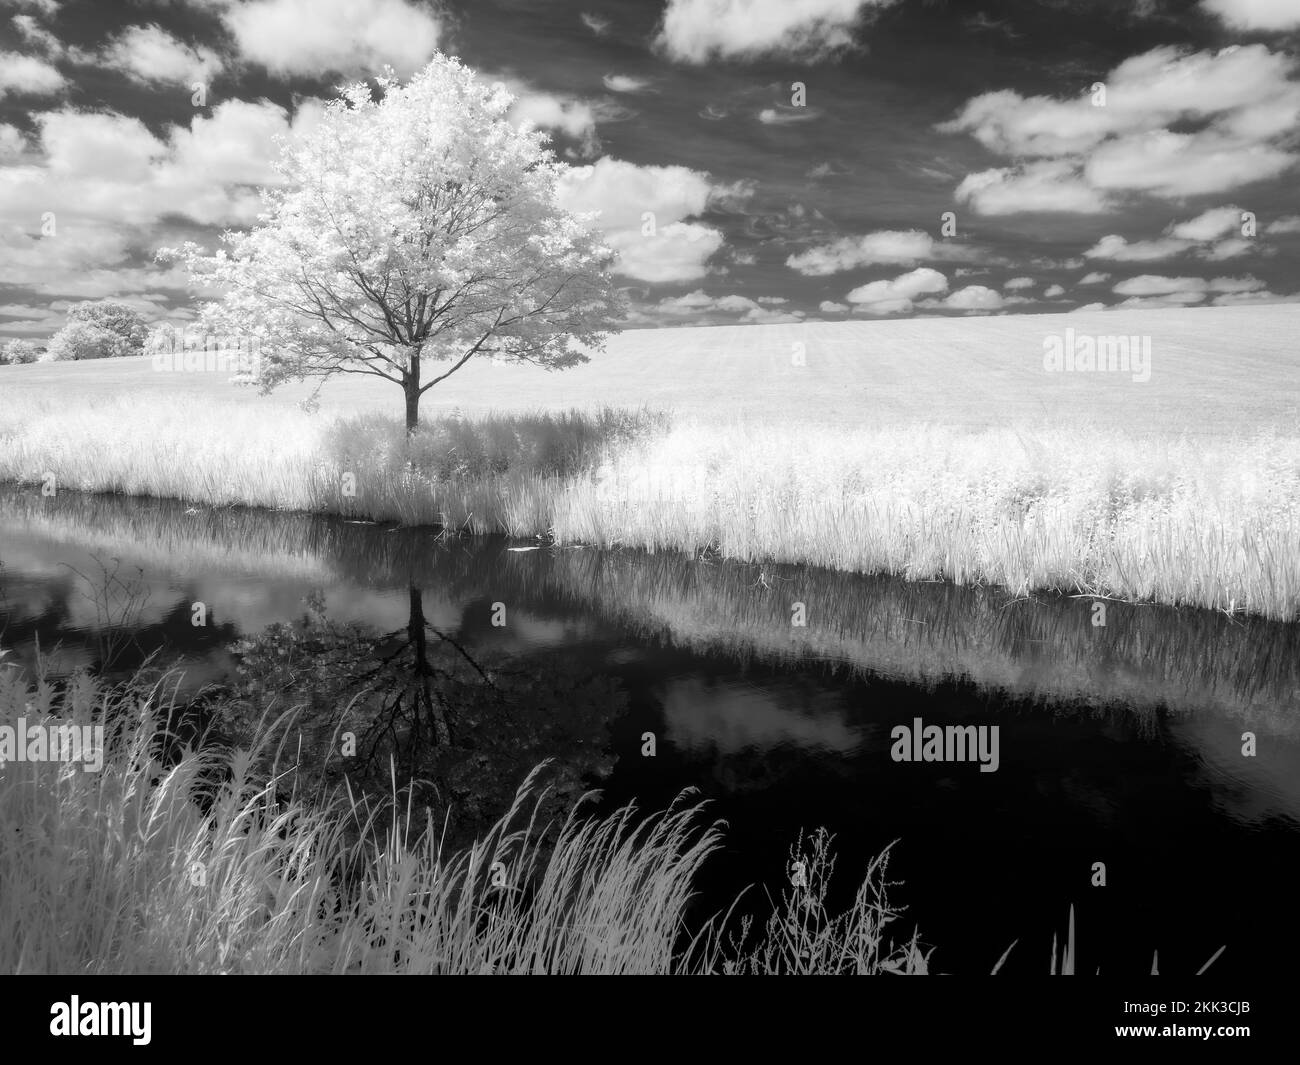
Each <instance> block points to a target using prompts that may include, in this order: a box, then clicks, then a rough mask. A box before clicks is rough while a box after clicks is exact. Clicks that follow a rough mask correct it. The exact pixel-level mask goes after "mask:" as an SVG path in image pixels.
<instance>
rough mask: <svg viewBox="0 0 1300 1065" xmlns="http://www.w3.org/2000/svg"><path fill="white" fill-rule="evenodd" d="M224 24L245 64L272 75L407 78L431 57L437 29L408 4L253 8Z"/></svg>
mask: <svg viewBox="0 0 1300 1065" xmlns="http://www.w3.org/2000/svg"><path fill="white" fill-rule="evenodd" d="M221 17H222V21H223V22H224V23H225V25H226V28H227V29H228V30H229V31H230V32H231V34H232V35H233V36H234V38H235V40H236V41H237V42H238V44H239V48H240V51H241V52H242V54H243V55H244V56H245V58H247V59H249V60H251V61H252V62H255V63H259V64H261V65H262V66H264V67H265V68H266V69H267V70H268V71H269V72H270V73H272V74H276V75H280V76H282V77H283V76H288V75H293V74H309V75H311V74H314V75H320V74H324V73H327V72H331V71H332V72H337V73H344V74H362V73H371V72H375V73H377V72H378V71H379V70H380V68H382V67H383V66H384V65H385V64H388V65H391V66H392V67H393V68H394V69H395V70H396V71H397V72H398V74H400V75H403V76H409V75H411V74H413V73H415V71H417V70H419V69H420V68H421V67H423V66H424V65H425V63H427V62H428V61H429V59H430V58H431V57H432V55H433V53H434V51H435V50H436V49H437V47H438V42H439V40H441V38H442V33H443V28H442V24H441V22H440V21H439V20H438V19H437V18H436V17H435V16H434V14H433V13H432V12H431V11H430V10H429V9H427V8H424V7H420V6H417V5H416V4H413V3H409V2H407V0H252V2H250V3H237V4H232V5H229V6H226V7H225V9H224V10H223V11H222V15H221Z"/></svg>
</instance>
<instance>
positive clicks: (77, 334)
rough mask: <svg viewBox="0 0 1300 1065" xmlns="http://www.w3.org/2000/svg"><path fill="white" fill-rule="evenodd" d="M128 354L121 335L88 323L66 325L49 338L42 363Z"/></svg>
mask: <svg viewBox="0 0 1300 1065" xmlns="http://www.w3.org/2000/svg"><path fill="white" fill-rule="evenodd" d="M130 354H131V349H130V346H129V343H128V342H127V340H126V339H124V338H123V337H122V336H121V335H120V334H118V333H115V332H113V331H112V330H109V329H105V328H104V327H103V326H99V325H92V324H91V323H90V322H69V323H68V324H67V325H65V326H64V327H63V328H62V329H60V330H59V331H58V332H57V333H55V334H54V336H52V337H50V343H49V346H48V347H46V349H45V354H44V355H42V356H41V361H42V362H73V361H77V360H82V359H115V358H119V357H121V356H124V355H130Z"/></svg>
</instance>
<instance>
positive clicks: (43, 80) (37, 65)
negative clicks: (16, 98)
mask: <svg viewBox="0 0 1300 1065" xmlns="http://www.w3.org/2000/svg"><path fill="white" fill-rule="evenodd" d="M66 84H67V82H66V80H65V79H64V77H63V75H62V74H60V73H59V72H58V71H57V70H56V69H55V68H54V67H52V66H50V64H49V63H47V62H45V60H43V59H37V58H36V57H35V56H30V55H19V54H18V53H17V52H0V98H3V97H4V96H6V95H8V94H10V93H17V94H23V95H28V96H50V95H52V94H53V93H56V92H58V91H59V90H60V89H62V88H63V87H64V85H66Z"/></svg>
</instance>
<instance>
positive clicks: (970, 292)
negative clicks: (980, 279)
mask: <svg viewBox="0 0 1300 1065" xmlns="http://www.w3.org/2000/svg"><path fill="white" fill-rule="evenodd" d="M943 305H944V306H945V307H950V308H952V309H953V310H955V311H997V310H1001V309H1002V297H1001V296H1000V295H999V294H998V293H997V292H995V291H993V289H991V288H986V287H985V286H984V285H967V286H966V287H965V288H959V289H958V290H957V291H956V292H954V293H952V294H951V295H950V296H948V297H947V298H946V299H945V300H944V301H943Z"/></svg>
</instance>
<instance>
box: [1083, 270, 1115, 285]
mask: <svg viewBox="0 0 1300 1065" xmlns="http://www.w3.org/2000/svg"><path fill="white" fill-rule="evenodd" d="M1108 280H1110V274H1100V273H1097V272H1095V271H1094V272H1093V273H1090V274H1084V275H1083V277H1081V278H1079V284H1081V285H1100V284H1101V283H1102V282H1103V281H1108Z"/></svg>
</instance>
